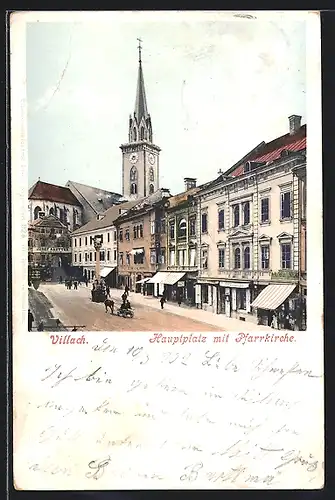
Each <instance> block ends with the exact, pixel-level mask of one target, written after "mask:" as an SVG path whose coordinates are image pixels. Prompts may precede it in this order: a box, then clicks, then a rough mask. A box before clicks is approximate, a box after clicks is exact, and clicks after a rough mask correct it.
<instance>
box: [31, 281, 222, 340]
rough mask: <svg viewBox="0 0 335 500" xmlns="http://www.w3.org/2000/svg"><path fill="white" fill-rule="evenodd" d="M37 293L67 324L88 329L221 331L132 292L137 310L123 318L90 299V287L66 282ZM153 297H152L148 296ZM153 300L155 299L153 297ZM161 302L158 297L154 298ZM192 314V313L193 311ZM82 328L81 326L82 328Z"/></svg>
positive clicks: (117, 300)
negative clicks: (151, 304)
mask: <svg viewBox="0 0 335 500" xmlns="http://www.w3.org/2000/svg"><path fill="white" fill-rule="evenodd" d="M38 292H42V293H43V294H44V295H45V296H46V298H47V299H48V300H49V302H51V304H52V308H53V314H54V316H55V318H58V319H60V321H61V322H62V323H63V324H64V325H85V328H84V329H83V330H85V331H183V332H206V331H219V330H220V331H222V330H223V329H222V328H218V327H215V326H212V325H209V324H206V323H201V322H200V321H195V320H193V319H191V318H189V317H183V316H180V315H177V314H173V313H172V312H171V311H167V310H166V309H164V310H163V311H161V310H160V309H157V308H156V307H157V306H156V307H155V308H154V307H148V306H146V305H143V304H139V303H138V302H137V301H136V295H137V294H134V293H131V294H130V297H129V300H130V302H131V304H132V307H133V309H134V312H135V316H134V318H132V319H131V318H120V317H118V316H116V315H115V314H114V315H111V314H110V312H108V313H107V314H106V312H105V306H104V304H103V303H100V304H99V303H95V302H91V287H90V286H89V287H86V286H85V285H81V286H79V287H78V290H74V289H72V290H68V289H67V288H66V287H65V285H60V284H41V285H40V287H39V289H38ZM122 293H123V291H122V290H115V289H113V290H111V298H112V299H113V300H114V301H115V310H114V313H115V312H116V310H117V308H118V307H119V306H120V304H121V294H122ZM149 300H151V299H149ZM153 300H154V299H153ZM156 302H157V304H158V299H157V300H156V301H155V305H156ZM190 314H192V312H191V311H190ZM81 330H82V329H81Z"/></svg>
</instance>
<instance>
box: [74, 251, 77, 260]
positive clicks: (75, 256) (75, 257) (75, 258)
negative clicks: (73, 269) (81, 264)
mask: <svg viewBox="0 0 335 500" xmlns="http://www.w3.org/2000/svg"><path fill="white" fill-rule="evenodd" d="M74 261H75V262H77V254H76V253H75V254H74Z"/></svg>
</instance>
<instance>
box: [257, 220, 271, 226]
mask: <svg viewBox="0 0 335 500" xmlns="http://www.w3.org/2000/svg"><path fill="white" fill-rule="evenodd" d="M259 225H260V226H270V225H271V221H270V220H265V221H264V222H260V223H259Z"/></svg>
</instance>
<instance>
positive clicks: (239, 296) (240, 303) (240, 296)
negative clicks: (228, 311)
mask: <svg viewBox="0 0 335 500" xmlns="http://www.w3.org/2000/svg"><path fill="white" fill-rule="evenodd" d="M236 305H237V309H241V310H246V308H247V292H246V290H236Z"/></svg>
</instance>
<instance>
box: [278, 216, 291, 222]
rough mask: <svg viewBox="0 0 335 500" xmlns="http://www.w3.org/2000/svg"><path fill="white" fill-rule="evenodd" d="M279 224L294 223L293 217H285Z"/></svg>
mask: <svg viewBox="0 0 335 500" xmlns="http://www.w3.org/2000/svg"><path fill="white" fill-rule="evenodd" d="M279 222H284V223H285V222H292V217H285V218H283V219H279Z"/></svg>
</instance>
